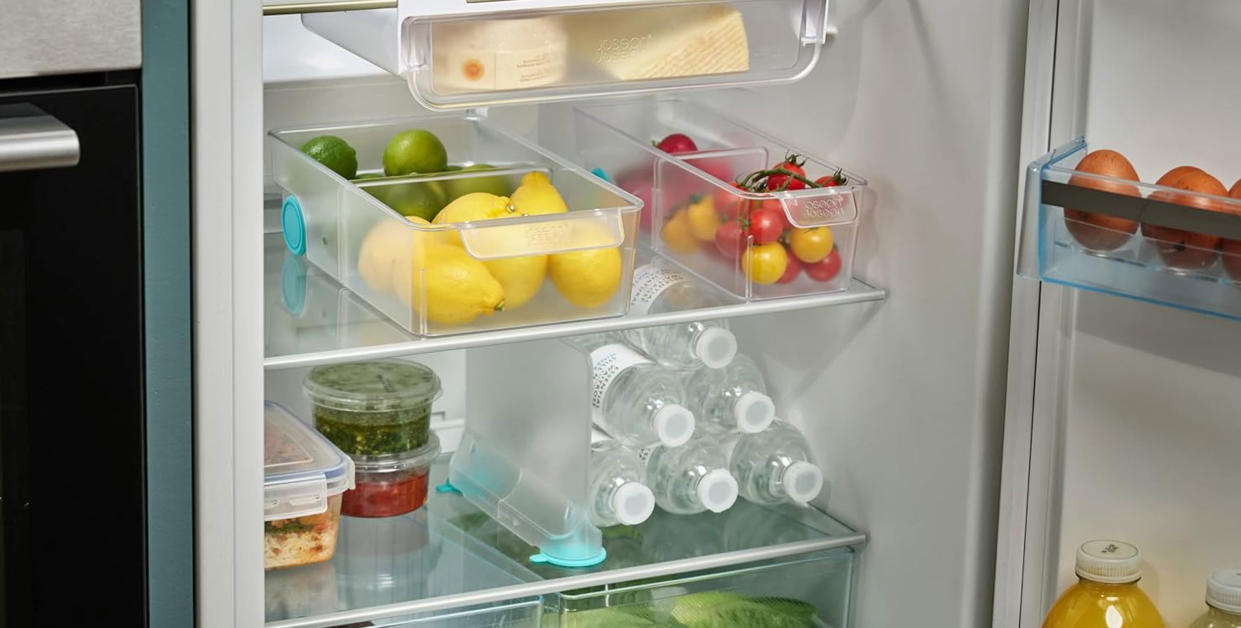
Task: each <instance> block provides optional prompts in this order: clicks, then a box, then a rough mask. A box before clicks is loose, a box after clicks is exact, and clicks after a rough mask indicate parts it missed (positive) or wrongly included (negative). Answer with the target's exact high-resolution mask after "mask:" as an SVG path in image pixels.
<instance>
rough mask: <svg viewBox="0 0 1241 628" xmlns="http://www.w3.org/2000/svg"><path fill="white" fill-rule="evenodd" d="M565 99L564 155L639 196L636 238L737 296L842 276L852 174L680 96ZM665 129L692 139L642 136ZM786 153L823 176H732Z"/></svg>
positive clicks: (857, 203)
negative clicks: (773, 180)
mask: <svg viewBox="0 0 1241 628" xmlns="http://www.w3.org/2000/svg"><path fill="white" fill-rule="evenodd" d="M575 111H576V116H575V117H576V122H577V129H576V142H577V147H576V155H575V158H576V159H577V160H578V161H579V162H580V163H582V164H583V165H585V166H586V167H587V168H592V169H596V170H598V171H602V172H604V173H605V174H606V175H607V176H608V177H609V178H610V179H611V180H613V181H615V182H616V184H617V185H618V186H620V187H621V188H622V189H624V190H626V191H628V192H630V193H632V194H634V195H635V196H637V197H638V198H640V199H642V201H643V202H644V203H645V205H646V209H645V210H644V211H643V213H642V219H641V231H642V235H641V238H642V242H643V243H644V244H649V246H650V247H651V248H652V249H654V250H655V251H656V252H658V253H660V254H661V255H663V256H664V257H666V258H668V259H671V260H673V261H675V262H677V263H678V264H679V265H681V266H682V267H683V268H685V269H686V270H689V271H690V272H691V273H693V274H694V275H697V276H698V277H700V278H702V279H705V280H707V281H710V282H711V283H713V284H715V285H716V286H718V287H720V288H721V289H723V290H726V291H728V292H731V293H732V294H735V295H737V296H738V297H741V298H743V299H746V300H761V299H772V298H781V297H790V296H799V295H807V294H818V293H826V292H838V291H843V290H847V289H848V288H849V284H850V281H851V278H852V273H853V252H854V243H855V242H856V240H857V232H858V225H859V218H860V215H861V207H862V205H863V201H864V198H866V187H867V182H866V180H865V179H863V178H862V177H860V176H858V175H856V174H854V173H852V172H850V171H848V170H845V169H843V168H841V167H840V166H837V165H836V164H832V163H829V162H827V161H824V160H821V159H817V158H815V157H813V156H810V155H807V154H806V153H804V152H799V151H797V150H796V149H795V148H794V147H792V146H790V145H789V144H786V143H784V142H783V141H780V140H777V139H775V138H772V137H770V136H768V135H766V134H764V133H760V132H759V131H756V130H754V129H752V128H750V127H749V126H747V125H745V124H743V123H741V122H738V121H735V120H733V119H731V118H729V117H727V116H724V115H721V114H719V113H716V112H715V111H712V110H711V109H709V108H706V107H702V106H698V105H695V104H693V103H690V102H687V101H684V100H678V99H663V98H643V99H636V100H631V101H621V102H615V103H607V104H599V105H591V106H583V107H577V108H576V109H575ZM674 133H680V134H685V135H687V136H688V137H689V138H690V139H691V140H693V142H694V143H695V145H696V148H697V150H694V151H691V152H684V153H677V154H676V155H672V154H669V153H666V152H664V151H661V150H659V149H657V148H655V147H654V146H653V145H652V144H654V143H655V142H658V141H660V140H661V139H662V138H665V137H667V136H669V135H672V134H674ZM790 156H796V157H797V158H798V159H799V160H804V162H803V163H804V168H805V173H806V175H805V178H806V179H808V180H811V181H814V180H815V179H821V178H828V179H833V181H832V182H831V183H830V184H829V185H828V186H825V187H810V186H807V187H806V188H805V189H797V190H792V189H789V190H783V191H780V190H777V191H774V192H773V191H749V190H743V189H739V188H737V187H735V186H734V185H732V183H731V182H733V181H738V180H744V179H746V178H747V177H748V176H749V175H752V174H755V173H760V172H770V171H771V169H772V168H773V166H775V165H776V164H778V163H780V162H782V161H783V160H785V159H786V157H790ZM750 180H751V181H758V180H761V179H757V178H753V177H751V178H750ZM803 185H804V184H803ZM756 187H761V186H756ZM760 216H761V217H762V218H763V219H769V222H771V223H772V224H771V225H770V226H771V229H770V231H768V230H762V231H760V230H759V225H760V224H761V221H760ZM738 218H740V220H738ZM734 225H736V229H734V230H733V231H732V232H731V233H729V232H728V228H729V227H732V226H734ZM786 272H787V274H785V273H786Z"/></svg>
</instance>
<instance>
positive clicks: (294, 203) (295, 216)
mask: <svg viewBox="0 0 1241 628" xmlns="http://www.w3.org/2000/svg"><path fill="white" fill-rule="evenodd" d="M280 230H281V231H282V232H283V233H284V245H285V246H286V247H288V249H289V252H290V253H292V254H294V255H305V254H306V218H305V216H304V215H303V214H302V204H301V203H300V202H298V200H297V197H296V196H289V197H287V198H285V199H284V204H283V205H281V206H280Z"/></svg>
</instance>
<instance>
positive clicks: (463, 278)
mask: <svg viewBox="0 0 1241 628" xmlns="http://www.w3.org/2000/svg"><path fill="white" fill-rule="evenodd" d="M411 257H412V259H411V262H410V263H408V264H404V265H403V266H401V267H399V268H397V269H396V272H395V273H394V274H393V282H394V285H393V288H394V289H395V291H396V295H397V297H398V298H400V299H401V301H402V302H403V303H405V304H407V305H409V306H410V307H412V308H414V310H416V311H418V312H419V313H421V314H423V315H424V316H425V317H426V319H427V320H428V321H430V322H432V323H438V324H442V325H464V324H466V323H470V322H472V321H473V320H474V319H475V318H478V317H479V316H485V315H490V314H493V313H495V312H499V311H502V310H503V309H504V288H503V287H502V286H501V285H500V282H498V281H496V279H495V277H492V276H491V273H489V272H487V267H486V266H484V265H483V263H482V262H480V261H479V260H477V259H474V258H473V257H471V256H470V254H469V253H466V252H465V249H462V248H460V247H457V246H451V245H446V244H442V243H439V242H434V241H424V242H423V243H422V245H421V246H419V247H418V250H417V251H415V254H414V255H413V256H411Z"/></svg>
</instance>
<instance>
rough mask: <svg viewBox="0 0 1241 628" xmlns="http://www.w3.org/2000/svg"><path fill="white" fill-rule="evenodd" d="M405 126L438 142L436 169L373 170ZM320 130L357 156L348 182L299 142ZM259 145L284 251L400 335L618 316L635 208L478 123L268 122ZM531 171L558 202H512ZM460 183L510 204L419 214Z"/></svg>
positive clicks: (438, 205) (436, 207)
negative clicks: (264, 145)
mask: <svg viewBox="0 0 1241 628" xmlns="http://www.w3.org/2000/svg"><path fill="white" fill-rule="evenodd" d="M411 129H422V130H426V131H429V132H431V133H432V134H433V135H435V136H436V137H437V138H438V139H439V141H440V143H442V144H443V146H444V150H445V152H446V155H447V157H446V159H447V164H448V165H447V166H445V167H446V168H447V169H448V170H447V171H445V172H439V173H429V174H410V175H404V176H382V174H383V172H384V164H383V160H382V158H383V155H384V152H385V150H386V147H387V146H388V144H389V141H390V140H391V139H392V138H393V137H395V136H397V135H398V134H399V133H401V132H403V131H406V130H411ZM322 135H334V136H336V137H339V138H341V139H343V140H344V141H345V142H346V143H348V144H349V146H350V147H351V148H353V149H354V150H355V151H356V153H357V161H358V170H357V172H358V178H355V179H353V180H348V179H345V178H343V177H341V176H340V175H339V174H337V173H336V172H334V171H332V170H331V169H329V168H328V167H327V166H325V165H323V164H322V163H320V162H318V161H316V160H314V159H312V158H311V157H310V156H309V155H307V154H305V153H303V152H302V151H301V147H302V146H303V145H304V144H305V143H306V142H308V141H309V140H311V139H312V138H315V137H319V136H322ZM269 145H270V149H271V150H270V152H271V159H272V168H271V170H272V174H273V177H274V178H275V181H276V183H277V184H279V185H280V187H282V188H283V189H284V190H285V191H286V192H287V195H286V196H285V198H284V202H283V205H282V208H281V227H282V231H283V235H284V239H285V244H286V246H287V247H288V249H289V250H290V251H291V252H293V253H294V254H296V255H299V256H305V258H306V259H308V260H310V262H311V263H313V264H314V265H315V266H318V267H319V268H321V269H322V270H323V271H324V272H326V273H327V274H328V275H330V276H332V277H333V278H335V279H336V280H337V281H339V282H340V283H341V284H342V285H343V286H344V287H346V288H348V289H349V290H350V291H351V292H353V293H355V294H357V295H358V296H360V297H361V298H362V299H363V300H365V301H366V302H367V303H369V304H370V305H372V306H374V307H375V309H377V310H379V311H380V312H382V313H383V314H384V315H386V316H388V317H389V318H391V319H392V320H393V321H395V322H396V323H397V324H398V325H400V326H402V327H404V328H405V329H407V330H409V331H410V332H412V333H415V334H419V335H422V336H439V335H447V334H458V333H468V332H472V331H480V330H490V329H508V328H514V327H525V326H530V325H544V324H548V323H555V322H561V321H572V320H585V319H594V318H604V317H610V316H621V315H623V314H624V313H625V312H626V311H627V308H628V304H629V287H630V282H631V274H632V272H633V256H634V246H635V243H636V241H637V222H638V220H637V219H638V214H639V213H640V210H641V203H640V202H638V200H637V199H636V198H634V197H632V196H630V195H629V194H626V193H624V192H622V191H621V190H620V189H619V188H617V187H615V186H613V185H611V184H609V183H607V182H606V181H604V180H602V179H600V178H598V177H596V176H595V175H593V174H591V173H589V172H587V171H586V170H584V169H582V168H580V167H578V166H576V165H573V164H570V163H569V162H567V161H564V160H562V159H560V158H559V157H555V156H554V155H552V154H551V153H549V152H547V151H545V150H543V149H542V148H540V147H538V146H535V145H534V144H531V143H529V142H527V141H526V140H524V139H522V138H519V137H516V136H514V135H512V134H509V133H507V132H505V131H502V130H500V129H498V128H496V127H494V126H492V125H490V124H488V123H487V122H486V121H485V120H483V119H480V118H473V117H462V116H459V115H447V116H445V115H439V116H424V117H414V118H402V119H398V120H387V121H382V122H372V123H363V124H350V125H335V126H319V127H310V128H300V129H290V130H282V131H273V132H272V133H271V139H270V141H269ZM454 168H456V169H455V170H454ZM479 168H485V169H479ZM533 173H540V174H541V175H542V176H545V177H546V178H547V179H548V181H549V182H550V183H551V185H552V186H553V187H554V188H555V190H556V192H558V193H559V195H560V197H561V199H562V200H563V204H564V208H567V211H556V209H564V208H556V207H554V206H553V207H552V209H551V211H550V212H549V213H540V212H541V211H542V210H544V209H548V207H549V205H552V204H550V203H545V202H544V199H545V198H546V196H543V195H525V199H526V201H528V203H527V209H526V210H525V211H521V210H519V209H518V208H517V205H519V204H521V203H519V202H518V201H517V200H514V199H515V198H516V192H517V191H518V188H519V187H520V186H521V183H522V179H523V178H525V177H526V176H527V175H531V174H533ZM532 178H538V177H532ZM471 191H473V192H479V191H485V192H488V193H491V194H494V195H496V196H507V197H509V199H510V203H511V205H510V206H511V211H507V212H496V213H498V214H499V215H498V216H497V215H495V214H493V213H488V212H486V211H484V213H483V214H482V215H485V216H490V217H488V218H479V219H472V218H470V219H467V218H461V219H460V221H459V222H451V223H446V224H427V223H426V222H421V220H422V219H425V218H427V217H430V219H431V220H433V219H434V218H435V216H437V215H438V212H439V211H440V210H441V209H442V208H443V206H445V205H446V204H447V203H450V202H451V201H452V200H455V199H456V198H459V197H460V196H463V195H464V194H465V193H467V192H471ZM532 196H534V197H536V198H535V199H534V200H531V199H532ZM454 213H457V212H454ZM403 214H406V215H409V216H410V217H409V218H406V216H405V215H403ZM457 215H458V216H459V217H460V216H466V215H470V216H473V215H475V214H474V213H471V212H469V211H465V212H460V213H457ZM415 217H416V218H415Z"/></svg>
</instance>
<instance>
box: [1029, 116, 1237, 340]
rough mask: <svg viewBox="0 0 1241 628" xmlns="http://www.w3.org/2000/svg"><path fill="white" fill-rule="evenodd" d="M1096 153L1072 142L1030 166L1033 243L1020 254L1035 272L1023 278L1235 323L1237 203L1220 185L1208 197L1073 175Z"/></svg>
mask: <svg viewBox="0 0 1241 628" xmlns="http://www.w3.org/2000/svg"><path fill="white" fill-rule="evenodd" d="M1094 148H1096V147H1093V146H1088V145H1087V144H1086V142H1085V141H1084V140H1077V141H1074V142H1071V143H1069V144H1067V145H1065V146H1062V147H1060V148H1059V149H1057V150H1055V151H1053V152H1051V153H1049V154H1047V155H1046V156H1044V157H1042V158H1041V159H1039V160H1037V161H1035V162H1034V163H1033V164H1031V165H1030V168H1029V172H1028V174H1027V177H1026V211H1029V212H1034V211H1037V212H1038V221H1037V223H1036V224H1037V230H1038V233H1037V234H1026V235H1025V236H1024V237H1023V238H1022V244H1023V246H1035V245H1036V246H1037V247H1038V255H1037V260H1038V262H1037V269H1035V268H1032V267H1031V266H1032V265H1031V264H1029V263H1025V264H1023V266H1022V267H1021V268H1019V270H1020V271H1021V272H1022V274H1024V275H1027V276H1031V277H1037V278H1041V279H1043V280H1045V281H1050V282H1053V283H1059V284H1063V285H1067V286H1070V287H1073V288H1082V289H1086V290H1093V291H1096V292H1102V293H1106V294H1113V295H1117V296H1125V297H1130V298H1134V299H1140V300H1143V301H1151V302H1154V303H1160V304H1164V305H1171V306H1173V307H1179V308H1182V309H1188V310H1194V311H1198V312H1203V313H1207V314H1215V315H1217V316H1225V317H1228V318H1234V319H1241V198H1228V197H1225V196H1223V194H1224V193H1225V192H1224V188H1223V187H1222V185H1224V184H1219V185H1220V186H1221V187H1220V188H1219V189H1218V190H1217V191H1218V192H1220V194H1219V195H1213V194H1206V193H1201V192H1194V191H1187V190H1184V189H1178V188H1172V187H1166V186H1163V185H1156V184H1151V183H1142V182H1139V181H1136V180H1127V179H1118V178H1115V177H1111V176H1104V175H1099V174H1092V173H1090V172H1084V171H1082V170H1078V164H1079V162H1081V161H1082V160H1083V158H1085V157H1086V155H1087V154H1089V153H1090V152H1091V151H1092V150H1093V149H1094ZM1233 192H1234V195H1235V196H1241V185H1239V186H1234V190H1233ZM1026 224H1027V225H1029V224H1031V223H1030V222H1029V221H1027V223H1026ZM1027 229H1028V227H1027ZM1022 257H1023V258H1024V259H1030V258H1032V257H1033V256H1028V255H1027V256H1022Z"/></svg>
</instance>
